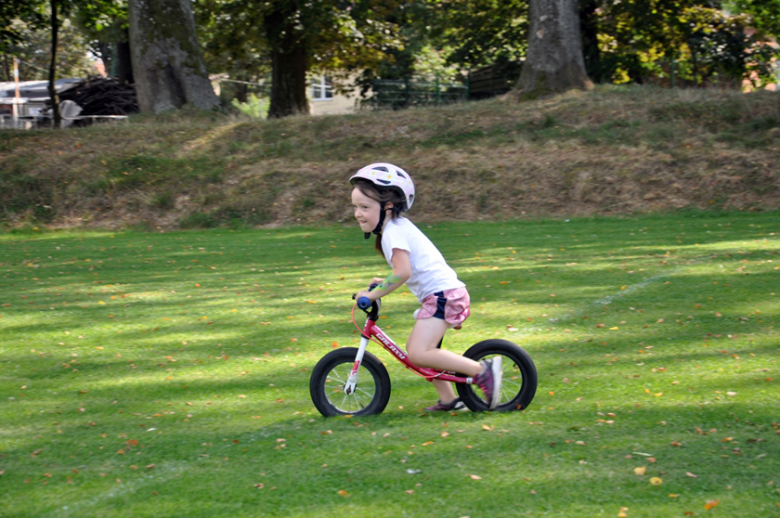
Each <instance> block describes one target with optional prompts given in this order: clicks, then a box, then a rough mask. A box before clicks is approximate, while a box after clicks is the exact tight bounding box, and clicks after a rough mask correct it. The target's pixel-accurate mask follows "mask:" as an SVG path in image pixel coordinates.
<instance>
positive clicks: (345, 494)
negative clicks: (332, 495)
mask: <svg viewBox="0 0 780 518" xmlns="http://www.w3.org/2000/svg"><path fill="white" fill-rule="evenodd" d="M339 495H341V496H343V497H344V498H349V493H347V492H346V491H344V490H343V489H339Z"/></svg>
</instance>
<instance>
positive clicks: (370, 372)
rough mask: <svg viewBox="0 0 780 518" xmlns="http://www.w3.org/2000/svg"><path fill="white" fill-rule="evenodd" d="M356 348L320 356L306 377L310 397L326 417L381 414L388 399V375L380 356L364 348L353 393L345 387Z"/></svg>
mask: <svg viewBox="0 0 780 518" xmlns="http://www.w3.org/2000/svg"><path fill="white" fill-rule="evenodd" d="M357 352H358V350H357V348H355V347H343V348H341V349H336V350H335V351H331V352H330V353H328V354H326V355H325V356H323V357H322V359H321V360H320V361H319V362H317V366H316V367H314V371H312V373H311V379H310V381H309V392H310V393H311V400H312V402H313V403H314V406H315V407H317V410H319V411H320V413H321V414H322V415H324V416H325V417H332V416H337V415H354V416H363V415H371V414H381V413H382V411H383V410H384V409H385V407H386V406H387V402H388V401H389V400H390V376H389V375H388V373H387V369H386V368H385V366H384V365H382V362H381V361H379V359H378V358H377V357H376V356H374V355H373V354H371V353H370V352H368V351H366V353H365V354H364V355H363V361H362V362H361V364H360V370H359V371H358V384H357V387H356V389H355V392H354V393H353V394H347V393H346V392H345V391H344V385H345V384H346V383H347V378H349V374H350V373H351V372H352V366H353V365H354V363H355V357H356V356H357Z"/></svg>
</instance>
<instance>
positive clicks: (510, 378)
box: [455, 339, 537, 412]
mask: <svg viewBox="0 0 780 518" xmlns="http://www.w3.org/2000/svg"><path fill="white" fill-rule="evenodd" d="M463 356H465V357H467V358H471V359H472V360H474V361H482V360H489V359H491V358H495V357H496V356H501V357H502V358H501V362H502V363H501V365H502V369H503V383H502V384H501V399H500V400H499V403H498V406H496V408H495V409H494V410H495V411H496V412H506V411H509V410H525V409H526V408H528V405H530V404H531V401H532V400H533V398H534V395H535V394H536V384H537V377H536V366H535V365H534V362H533V360H531V357H530V356H529V355H528V353H527V352H525V351H524V350H523V349H522V348H521V347H520V346H518V345H516V344H513V343H512V342H509V341H507V340H500V339H492V340H485V341H483V342H479V343H477V344H474V345H472V346H471V347H470V348H469V350H468V351H466V352H465V353H463ZM455 387H456V388H457V389H458V395H459V396H460V399H461V401H463V402H464V403H465V404H466V406H467V407H469V409H470V410H471V411H472V412H485V411H487V410H489V408H490V407H489V406H488V403H487V401H485V400H484V399H483V398H482V392H481V391H480V390H479V389H478V388H477V387H476V386H475V385H466V384H465V383H458V384H456V385H455Z"/></svg>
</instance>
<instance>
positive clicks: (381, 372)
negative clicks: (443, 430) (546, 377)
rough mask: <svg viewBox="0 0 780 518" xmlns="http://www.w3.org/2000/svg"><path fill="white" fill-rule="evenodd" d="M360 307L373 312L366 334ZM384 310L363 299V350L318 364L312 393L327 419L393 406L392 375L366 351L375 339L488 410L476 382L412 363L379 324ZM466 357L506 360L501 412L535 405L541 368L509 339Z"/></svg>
mask: <svg viewBox="0 0 780 518" xmlns="http://www.w3.org/2000/svg"><path fill="white" fill-rule="evenodd" d="M353 298H354V295H353ZM356 307H357V308H359V309H361V310H363V311H364V312H365V313H366V314H367V319H366V324H365V326H364V327H363V329H362V330H361V329H360V327H359V326H358V324H357V322H356V321H355V308H356ZM380 308H381V300H377V301H375V302H373V303H372V302H371V300H370V299H368V298H367V297H361V298H360V299H358V300H357V303H356V304H355V306H353V307H352V321H353V322H354V323H355V327H357V328H358V330H360V331H361V334H362V337H361V339H360V347H358V348H355V347H342V348H340V349H336V350H334V351H332V352H330V353H328V354H326V355H325V356H324V357H323V358H322V359H321V360H320V361H319V362H317V366H316V367H315V368H314V371H313V372H312V374H311V380H310V382H309V390H310V392H311V399H312V401H313V402H314V406H316V407H317V410H319V411H320V413H321V414H322V415H324V416H325V417H329V416H338V415H353V416H365V415H371V414H380V413H382V411H383V410H384V409H385V407H386V406H387V402H388V401H389V400H390V376H389V375H388V373H387V369H386V368H385V366H384V365H383V364H382V362H381V361H379V359H378V358H377V357H376V356H374V355H373V354H371V353H370V352H368V351H366V347H368V342H369V341H370V340H373V341H375V342H377V343H378V344H379V345H381V346H382V347H384V348H385V350H387V351H388V352H389V353H390V354H392V355H393V356H395V358H396V359H397V360H398V361H400V362H401V363H402V364H404V366H406V368H407V369H409V370H411V371H414V372H416V373H417V374H419V375H420V376H422V377H424V378H425V379H426V380H428V381H432V380H434V379H441V380H445V381H451V382H453V383H455V384H456V385H455V386H456V388H457V390H458V395H459V396H460V399H461V401H463V403H465V405H466V406H467V407H468V408H469V409H470V410H472V411H473V412H483V411H486V410H488V408H489V407H488V403H487V401H485V400H484V399H483V398H482V392H481V391H480V390H479V389H476V390H475V386H474V384H473V383H474V382H473V379H472V378H470V377H467V376H464V375H462V374H458V373H456V372H449V371H440V370H436V369H428V368H424V367H418V366H416V365H414V364H413V363H412V362H411V361H409V358H408V357H407V356H406V353H405V352H404V351H403V350H402V349H401V348H400V347H398V346H397V345H396V344H395V342H393V340H392V339H390V337H388V336H387V335H386V334H385V333H384V332H382V330H381V329H379V327H378V326H377V325H376V322H377V320H379V310H380ZM463 356H465V357H467V358H471V359H472V360H475V361H481V360H485V359H490V358H493V357H496V356H502V357H503V358H502V366H503V383H502V387H501V400H500V402H499V404H498V406H497V407H496V408H495V409H494V410H495V411H499V412H502V411H509V410H523V409H525V408H527V407H528V405H530V404H531V400H533V398H534V394H536V382H537V379H536V367H535V366H534V362H533V361H532V360H531V357H530V356H529V355H528V353H527V352H525V351H524V350H523V349H522V348H521V347H519V346H518V345H515V344H513V343H512V342H509V341H507V340H500V339H490V340H484V341H482V342H479V343H477V344H474V345H473V346H471V347H470V348H469V350H468V351H466V352H465V353H464V354H463Z"/></svg>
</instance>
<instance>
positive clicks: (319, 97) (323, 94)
mask: <svg viewBox="0 0 780 518" xmlns="http://www.w3.org/2000/svg"><path fill="white" fill-rule="evenodd" d="M311 99H312V101H331V100H333V83H332V82H331V80H330V78H329V77H327V76H317V77H315V78H314V79H312V82H311Z"/></svg>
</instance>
